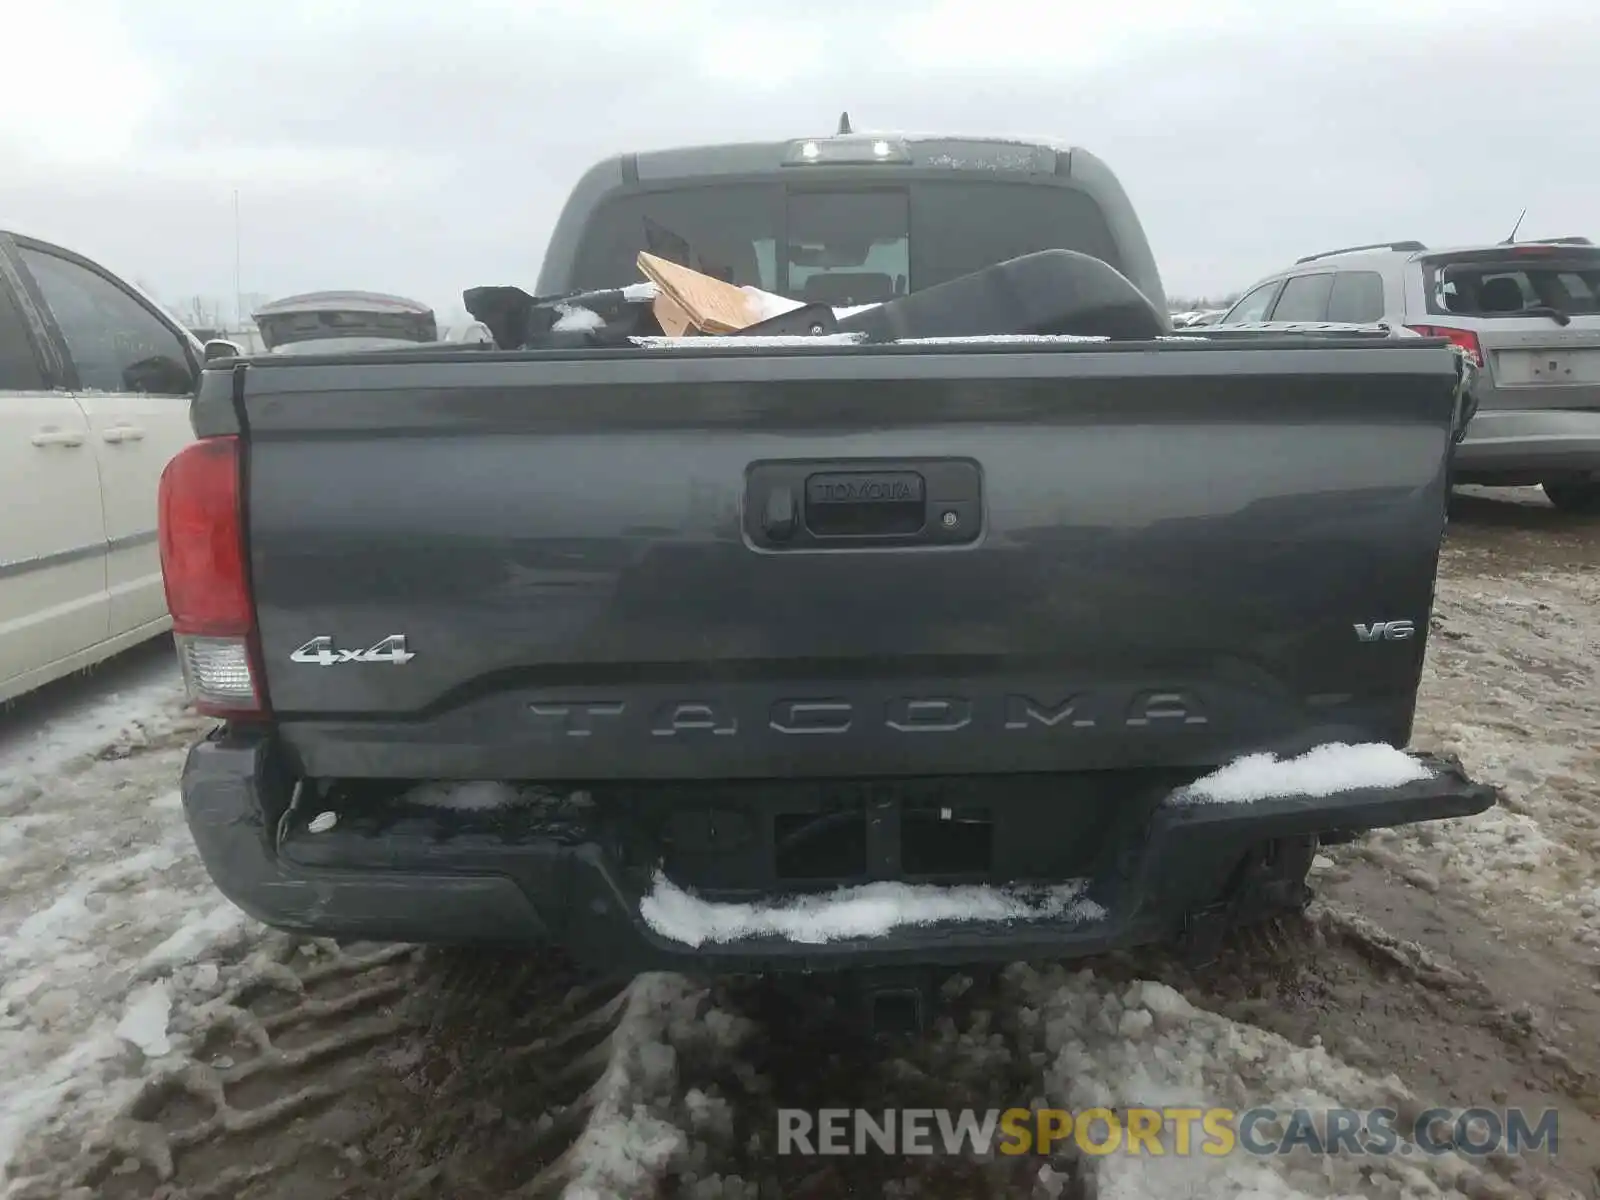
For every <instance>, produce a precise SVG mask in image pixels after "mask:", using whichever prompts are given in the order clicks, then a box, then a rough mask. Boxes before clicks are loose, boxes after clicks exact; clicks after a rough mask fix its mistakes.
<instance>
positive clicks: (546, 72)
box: [0, 0, 1600, 315]
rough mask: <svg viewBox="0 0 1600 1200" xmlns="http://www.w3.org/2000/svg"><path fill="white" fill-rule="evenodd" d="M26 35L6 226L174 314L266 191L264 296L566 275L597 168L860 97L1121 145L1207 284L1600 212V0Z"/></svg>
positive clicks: (828, 3)
mask: <svg viewBox="0 0 1600 1200" xmlns="http://www.w3.org/2000/svg"><path fill="white" fill-rule="evenodd" d="M830 12H836V13H837V14H838V15H837V16H830V15H829V14H830ZM768 13H771V14H772V15H767V14H768ZM781 13H792V14H793V16H785V15H780V14H781ZM3 28H4V36H5V41H6V43H7V54H6V63H5V68H4V75H5V92H6V95H7V101H6V103H5V104H3V105H0V228H5V229H11V230H14V231H18V232H27V233H31V234H34V235H35V236H39V237H44V238H47V239H49V240H52V241H57V242H61V243H63V244H66V245H68V246H71V247H72V248H74V249H77V250H80V251H82V252H83V253H86V254H88V255H90V256H91V257H93V258H96V259H98V260H100V261H101V262H103V263H104V264H105V265H107V266H109V267H111V268H113V269H114V270H117V271H120V272H122V273H123V274H125V275H127V276H129V277H132V278H137V279H139V280H141V281H143V282H145V283H146V284H147V285H148V286H150V287H151V288H152V289H154V291H155V292H156V294H157V295H158V296H160V297H161V298H162V299H164V300H166V301H167V302H168V303H169V304H172V305H174V306H179V305H182V304H184V303H186V301H187V298H189V297H191V296H194V295H203V296H207V297H213V298H217V299H224V300H226V301H227V302H228V303H230V304H231V299H232V295H233V291H234V279H233V275H234V217H233V196H234V191H235V189H237V190H238V193H239V197H240V212H241V218H242V220H241V229H242V246H243V254H242V261H243V289H244V290H245V291H246V292H253V293H267V294H269V295H272V296H281V295H284V294H287V293H290V292H297V291H306V290H313V289H320V288H342V287H356V288H369V289H374V290H379V291H392V292H399V293H402V294H405V295H410V296H416V297H418V298H420V299H423V300H426V301H428V302H430V303H432V304H434V305H435V306H436V307H437V308H438V309H439V310H440V312H441V315H448V314H450V313H452V312H454V311H456V310H457V309H458V308H459V296H460V293H461V290H462V289H463V288H465V287H471V286H474V285H479V284H490V283H516V284H521V285H524V286H530V287H531V286H532V283H533V278H534V275H535V272H536V270H537V268H538V265H539V260H540V258H541V255H542V253H543V249H544V244H545V239H546V238H547V236H548V234H549V231H550V227H551V224H552V222H553V220H554V218H555V215H556V213H557V212H558V210H559V208H560V205H561V203H562V201H563V199H564V198H565V196H566V193H567V190H568V189H569V187H570V186H571V185H572V183H573V182H574V180H575V179H576V178H577V176H578V175H579V174H580V173H581V172H582V171H583V169H584V168H585V167H587V166H588V165H589V164H591V163H592V162H593V161H595V160H596V159H598V158H601V157H604V156H606V155H608V154H611V153H615V152H618V151H624V150H634V149H648V148H651V147H655V146H667V145H673V144H682V143H692V142H704V141H720V140H728V139H742V138H772V139H783V138H790V137H797V136H803V135H807V134H817V133H828V132H831V131H832V128H833V125H834V122H835V121H836V120H837V118H838V113H839V111H840V110H841V109H848V110H849V111H850V113H851V116H852V117H853V119H854V121H855V124H856V127H857V129H858V130H860V129H866V128H873V129H915V130H919V131H941V132H943V131H951V132H959V133H1001V134H1048V135H1052V136H1054V137H1057V138H1060V139H1063V140H1066V141H1070V142H1072V143H1075V144H1077V145H1082V146H1085V147H1087V148H1089V149H1091V150H1093V151H1094V152H1095V153H1096V154H1098V155H1099V156H1100V157H1101V158H1103V159H1104V160H1105V161H1106V162H1107V163H1109V164H1110V166H1111V167H1112V169H1113V170H1114V171H1116V172H1117V174H1118V175H1119V176H1120V177H1121V179H1122V181H1123V183H1124V185H1125V186H1126V187H1127V189H1128V191H1129V193H1130V194H1131V196H1132V197H1133V201H1134V203H1135V205H1136V206H1137V207H1138V210H1139V213H1140V216H1141V218H1142V219H1143V221H1144V225H1145V230H1146V232H1147V233H1148V235H1149V237H1150V240H1151V242H1152V244H1153V246H1154V249H1155V255H1156V261H1157V262H1158V263H1159V265H1160V267H1161V272H1162V277H1163V280H1164V282H1165V284H1166V287H1167V290H1168V292H1169V293H1170V294H1174V295H1191V294H1195V293H1211V294H1217V293H1222V292H1226V291H1229V290H1233V289H1238V288H1240V287H1242V286H1243V285H1244V284H1246V283H1248V282H1250V281H1251V280H1252V279H1254V278H1255V277H1257V276H1259V275H1261V274H1263V273H1265V272H1267V271H1270V270H1272V269H1274V268H1275V267H1277V266H1278V265H1280V264H1281V263H1283V262H1284V261H1285V260H1288V259H1292V258H1293V257H1295V256H1297V255H1299V254H1304V253H1308V252H1310V251H1313V250H1317V249H1326V248H1329V247H1331V246H1334V245H1340V244H1347V243H1354V242H1364V241H1373V240H1377V239H1380V238H1381V239H1387V238H1406V237H1415V238H1420V239H1422V240H1423V241H1425V242H1429V243H1449V242H1452V241H1462V240H1474V239H1481V238H1489V239H1496V238H1500V237H1504V236H1505V235H1506V234H1507V233H1508V232H1509V231H1510V229H1511V226H1512V223H1513V222H1514V221H1515V220H1516V217H1517V214H1518V212H1519V211H1520V210H1521V209H1522V208H1524V207H1526V208H1527V209H1528V217H1527V220H1526V222H1525V223H1524V225H1523V234H1524V235H1529V236H1536V235H1559V234H1576V233H1584V234H1588V235H1590V236H1595V237H1600V161H1597V160H1596V158H1595V156H1594V153H1593V149H1594V146H1595V144H1596V134H1595V130H1594V126H1593V122H1594V120H1595V117H1594V114H1595V113H1596V112H1597V111H1600V69H1597V67H1600V2H1597V0H1389V2H1387V3H1381V2H1368V0H1278V2H1277V3H1273V2H1271V0H1188V2H1180V0H1116V2H1114V3H1106V2H1096V0H1070V2H1066V3H1062V2H1059V0H1057V2H1055V3H1048V4H1046V3H1036V4H1027V3H1021V2H1011V0H965V2H952V3H939V2H935V0H924V2H922V3H915V2H913V0H872V2H870V3H868V2H866V0H853V2H850V3H846V2H845V0H813V3H810V4H800V5H793V4H784V5H779V4H777V3H775V2H773V3H758V2H755V0H746V2H745V3H743V4H739V3H726V2H721V0H659V2H647V0H610V2H602V0H589V2H588V3H566V2H564V0H505V2H504V3H491V2H489V0H431V2H429V3H418V2H414V0H373V2H370V3H364V2H357V0H318V2H316V3H311V2H309V0H305V2H302V0H271V3H267V4H262V5H250V6H245V5H241V4H217V3H204V4H202V3H194V2H190V0H129V2H127V3H115V2H113V0H48V2H45V0H39V2H29V3H26V4H25V5H24V4H16V5H12V6H9V7H8V9H7V11H6V14H5V17H4V21H3Z"/></svg>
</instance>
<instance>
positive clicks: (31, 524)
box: [0, 231, 203, 703]
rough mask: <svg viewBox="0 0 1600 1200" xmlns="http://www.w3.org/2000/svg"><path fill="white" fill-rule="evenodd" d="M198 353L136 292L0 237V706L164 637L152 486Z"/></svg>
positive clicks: (189, 434) (69, 260)
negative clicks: (137, 644) (141, 643)
mask: <svg viewBox="0 0 1600 1200" xmlns="http://www.w3.org/2000/svg"><path fill="white" fill-rule="evenodd" d="M202 357H203V354H202V350H201V346H200V343H199V342H198V341H197V340H196V339H195V337H194V335H193V334H191V333H190V332H189V331H188V330H187V329H185V328H184V327H183V325H182V324H181V323H180V322H179V321H177V320H176V319H175V318H174V317H173V316H172V315H171V314H170V313H168V312H166V311H165V310H163V309H162V308H161V306H160V305H159V304H157V303H156V302H155V301H154V300H152V299H150V297H148V296H146V295H144V294H143V293H142V292H141V291H140V290H139V289H138V288H136V287H134V286H133V285H131V284H129V283H127V282H126V281H124V280H122V279H119V278H117V276H115V275H113V274H112V273H111V272H109V271H107V270H106V269H105V268H103V267H101V266H99V265H98V264H96V263H93V262H90V261H89V260H88V259H86V258H84V257H82V256H81V255H78V254H74V253H72V252H71V251H70V250H64V249H62V248H61V247H60V246H52V245H50V244H49V243H46V242H40V241H36V240H34V239H32V238H26V237H22V236H20V235H15V234H8V233H5V232H3V231H0V513H3V514H4V516H3V517H0V703H3V702H5V701H7V700H9V699H11V698H12V697H14V696H18V695H20V694H22V693H23V692H26V691H29V690H31V689H33V688H35V687H38V686H40V685H41V684H44V683H48V682H49V681H50V680H52V679H56V678H58V677H60V676H62V675H66V674H68V673H70V672H72V671H76V670H80V669H81V668H83V667H87V666H90V665H92V664H94V663H96V662H98V661H100V660H101V659H104V658H106V657H108V656H109V655H111V654H114V653H116V652H117V651H119V650H123V649H126V648H127V647H129V646H132V645H134V644H135V643H137V642H140V641H143V640H145V639H147V638H150V637H154V636H155V635H157V634H159V633H161V632H163V631H164V630H166V629H167V628H168V627H169V626H170V624H171V621H170V619H169V617H168V615H167V603H166V595H165V591H164V589H163V587H162V582H161V563H160V558H159V555H158V552H157V549H156V485H157V483H158V481H159V480H160V478H161V472H162V470H163V468H165V467H166V465H167V461H168V460H169V459H171V458H172V456H173V455H174V454H176V453H177V452H178V450H180V449H181V448H182V447H183V446H185V445H187V444H188V443H189V442H190V441H191V440H192V439H193V436H194V434H193V431H192V429H191V427H190V425H189V402H190V400H191V399H192V398H193V395H194V389H195V385H196V382H197V381H198V379H199V371H200V363H201V359H202Z"/></svg>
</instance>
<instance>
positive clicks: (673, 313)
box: [650, 292, 689, 337]
mask: <svg viewBox="0 0 1600 1200" xmlns="http://www.w3.org/2000/svg"><path fill="white" fill-rule="evenodd" d="M650 309H651V311H652V312H654V313H655V315H656V324H657V325H659V326H661V332H662V333H664V334H666V335H667V336H668V337H682V336H683V335H684V334H685V333H686V332H688V329H689V314H688V313H686V312H684V311H683V306H682V305H681V304H679V303H678V302H677V301H676V300H674V299H673V298H672V297H671V296H669V295H667V293H666V292H659V293H657V295H656V298H655V302H654V303H653V304H651V306H650Z"/></svg>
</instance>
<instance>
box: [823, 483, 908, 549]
mask: <svg viewBox="0 0 1600 1200" xmlns="http://www.w3.org/2000/svg"><path fill="white" fill-rule="evenodd" d="M927 495H928V487H927V482H926V481H925V480H924V479H923V477H922V475H921V474H920V473H919V472H917V471H829V472H823V473H818V474H816V475H811V476H808V477H807V478H806V529H807V530H808V531H809V532H810V533H811V535H812V536H813V537H819V538H835V537H839V538H846V537H895V536H900V537H909V536H910V535H912V534H916V533H920V532H922V527H923V526H924V525H925V524H926V523H927Z"/></svg>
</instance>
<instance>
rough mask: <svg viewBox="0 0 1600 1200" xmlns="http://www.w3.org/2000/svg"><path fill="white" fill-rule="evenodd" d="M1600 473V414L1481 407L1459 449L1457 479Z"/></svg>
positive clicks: (1526, 479)
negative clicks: (1485, 408)
mask: <svg viewBox="0 0 1600 1200" xmlns="http://www.w3.org/2000/svg"><path fill="white" fill-rule="evenodd" d="M1590 471H1600V413H1597V412H1576V411H1572V410H1562V409H1522V410H1518V409H1490V410H1484V409H1482V408H1480V409H1479V410H1478V412H1477V413H1476V415H1474V416H1473V418H1472V421H1471V423H1470V424H1469V425H1468V426H1467V435H1466V437H1465V438H1464V439H1463V440H1462V442H1461V444H1460V445H1459V446H1458V447H1457V448H1456V454H1455V473H1456V478H1457V479H1458V480H1459V481H1461V482H1465V483H1472V482H1478V481H1483V482H1488V481H1490V480H1489V477H1491V476H1492V477H1496V478H1499V477H1507V481H1508V482H1517V483H1538V482H1540V481H1541V480H1544V479H1549V478H1559V477H1562V476H1568V475H1579V474H1584V473H1587V472H1590Z"/></svg>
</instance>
